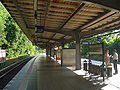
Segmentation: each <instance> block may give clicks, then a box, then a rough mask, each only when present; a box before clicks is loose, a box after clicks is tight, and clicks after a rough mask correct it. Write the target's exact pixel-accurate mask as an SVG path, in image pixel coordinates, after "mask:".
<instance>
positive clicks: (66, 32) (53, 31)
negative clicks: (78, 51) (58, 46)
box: [27, 27, 74, 36]
mask: <svg viewBox="0 0 120 90" xmlns="http://www.w3.org/2000/svg"><path fill="white" fill-rule="evenodd" d="M27 28H28V29H34V28H33V27H27ZM44 31H47V32H52V33H60V34H64V35H69V36H73V35H74V32H73V31H62V30H60V31H58V30H53V29H45V30H44Z"/></svg>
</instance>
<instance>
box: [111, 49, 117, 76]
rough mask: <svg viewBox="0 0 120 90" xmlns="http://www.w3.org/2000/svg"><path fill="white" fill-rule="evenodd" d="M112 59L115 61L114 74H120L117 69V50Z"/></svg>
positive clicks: (114, 51)
mask: <svg viewBox="0 0 120 90" xmlns="http://www.w3.org/2000/svg"><path fill="white" fill-rule="evenodd" d="M112 59H113V66H114V70H115V73H114V74H117V73H118V69H117V62H118V54H117V50H116V49H114V50H113V56H112Z"/></svg>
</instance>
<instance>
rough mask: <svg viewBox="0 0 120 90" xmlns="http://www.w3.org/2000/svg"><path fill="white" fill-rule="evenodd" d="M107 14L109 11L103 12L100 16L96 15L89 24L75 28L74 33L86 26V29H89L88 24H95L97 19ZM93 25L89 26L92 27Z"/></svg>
mask: <svg viewBox="0 0 120 90" xmlns="http://www.w3.org/2000/svg"><path fill="white" fill-rule="evenodd" d="M109 12H110V11H109V10H105V12H103V13H102V14H99V15H98V16H97V17H95V18H94V19H92V20H90V21H89V22H87V23H85V24H84V25H82V26H79V27H77V28H76V29H75V31H79V30H80V31H81V29H80V28H82V27H85V26H86V25H88V26H87V27H89V26H90V25H89V24H91V23H93V22H95V21H96V20H98V19H99V18H101V17H103V16H104V15H106V14H107V13H109ZM95 23H97V22H95ZM95 23H93V24H95ZM93 24H91V25H93ZM85 28H86V27H85Z"/></svg>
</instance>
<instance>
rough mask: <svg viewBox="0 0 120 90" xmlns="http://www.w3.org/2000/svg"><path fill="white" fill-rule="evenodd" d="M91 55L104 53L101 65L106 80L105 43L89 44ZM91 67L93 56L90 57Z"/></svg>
mask: <svg viewBox="0 0 120 90" xmlns="http://www.w3.org/2000/svg"><path fill="white" fill-rule="evenodd" d="M89 55H90V56H89V57H91V55H102V67H101V74H102V76H103V81H104V76H105V75H104V74H105V72H104V43H99V44H89ZM90 68H91V58H89V69H90Z"/></svg>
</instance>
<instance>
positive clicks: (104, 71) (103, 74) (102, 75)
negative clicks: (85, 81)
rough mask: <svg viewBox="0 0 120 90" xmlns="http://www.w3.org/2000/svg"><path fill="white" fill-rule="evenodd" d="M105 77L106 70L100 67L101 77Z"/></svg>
mask: <svg viewBox="0 0 120 90" xmlns="http://www.w3.org/2000/svg"><path fill="white" fill-rule="evenodd" d="M105 76H106V68H105V67H101V77H105Z"/></svg>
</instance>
